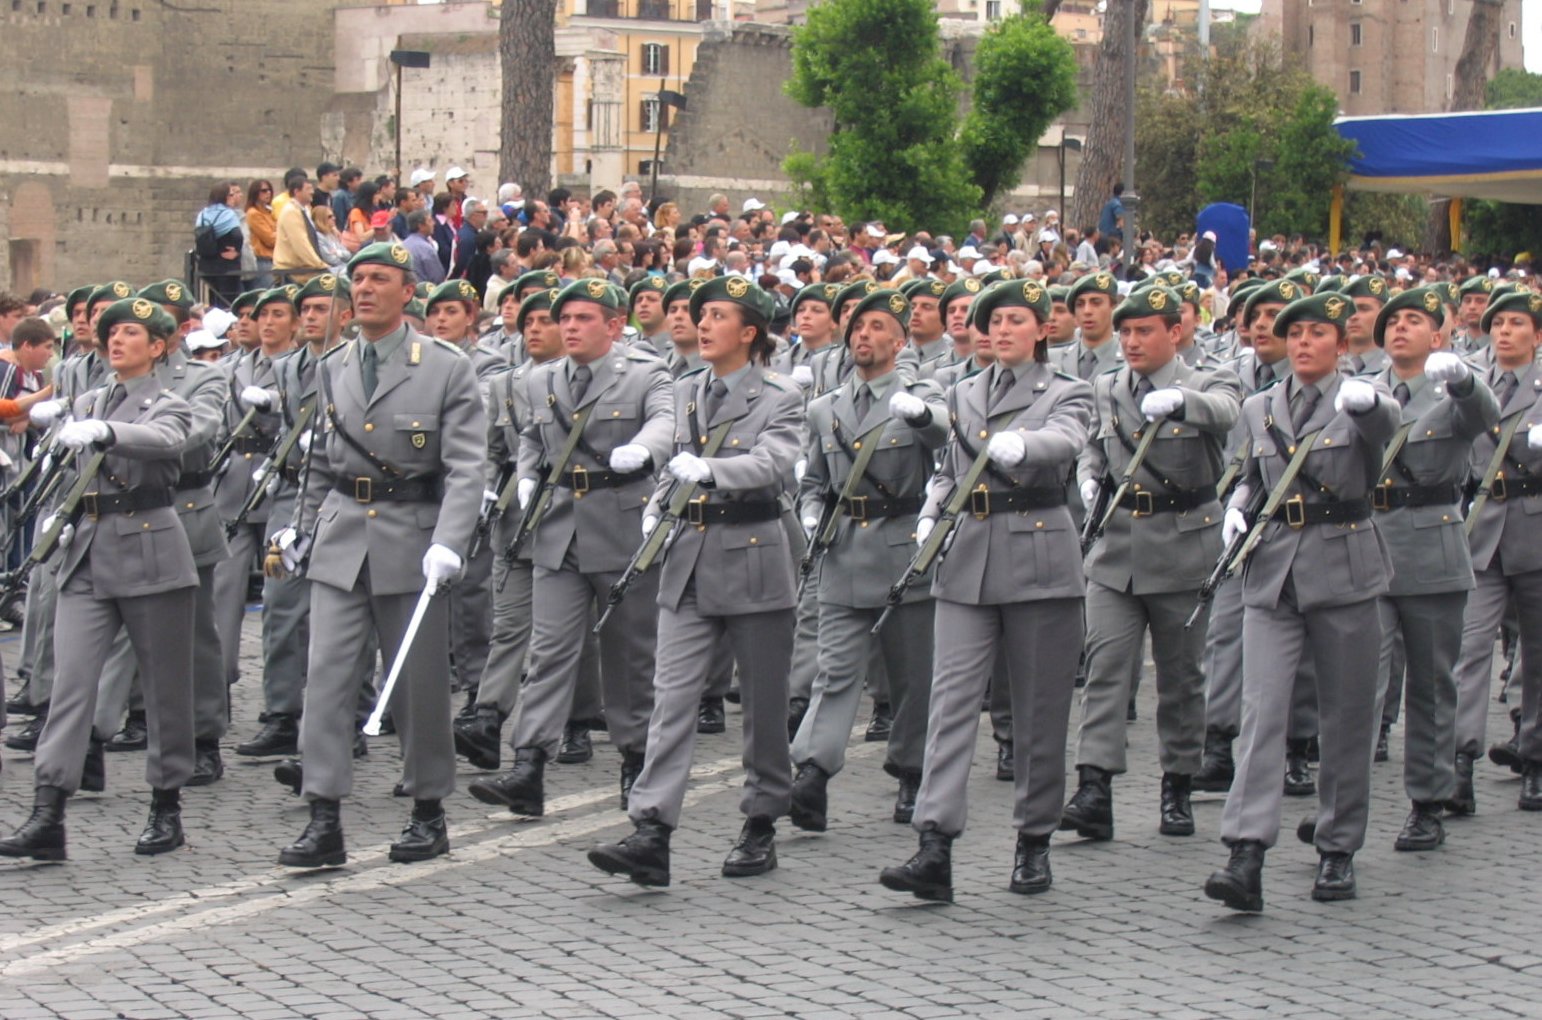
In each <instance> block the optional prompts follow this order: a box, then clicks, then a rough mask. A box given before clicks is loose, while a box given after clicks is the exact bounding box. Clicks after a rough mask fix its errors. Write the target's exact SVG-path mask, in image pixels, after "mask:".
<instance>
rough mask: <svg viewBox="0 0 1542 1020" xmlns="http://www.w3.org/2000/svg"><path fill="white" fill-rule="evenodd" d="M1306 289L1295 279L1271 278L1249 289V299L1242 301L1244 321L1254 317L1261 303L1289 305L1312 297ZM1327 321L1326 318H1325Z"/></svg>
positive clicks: (1246, 321)
mask: <svg viewBox="0 0 1542 1020" xmlns="http://www.w3.org/2000/svg"><path fill="white" fill-rule="evenodd" d="M1310 296H1311V295H1309V294H1308V293H1307V292H1306V291H1304V290H1303V289H1302V288H1301V287H1299V286H1297V285H1296V282H1295V281H1294V280H1286V279H1283V278H1282V279H1279V280H1270V281H1269V282H1268V283H1264V284H1260V285H1259V286H1257V287H1254V288H1253V289H1252V290H1250V291H1248V296H1247V300H1246V301H1244V302H1242V322H1243V323H1244V324H1246V323H1248V322H1249V321H1251V320H1252V318H1253V309H1255V308H1257V307H1258V306H1259V305H1269V304H1274V305H1288V304H1290V303H1291V302H1292V301H1296V300H1298V299H1300V298H1304V297H1310ZM1342 296H1343V295H1340V297H1342ZM1325 321H1326V320H1325Z"/></svg>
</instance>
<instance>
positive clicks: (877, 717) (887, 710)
mask: <svg viewBox="0 0 1542 1020" xmlns="http://www.w3.org/2000/svg"><path fill="white" fill-rule="evenodd" d="M893 729H894V709H893V707H892V706H891V705H890V704H889V703H888V702H887V701H875V702H873V718H872V719H871V720H869V722H868V724H867V732H866V733H865V734H863V736H862V739H863V740H864V741H866V742H867V743H869V744H876V743H878V742H879V741H881V740H888V739H889V734H890V733H891V732H892V731H893Z"/></svg>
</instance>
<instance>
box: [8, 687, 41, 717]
mask: <svg viewBox="0 0 1542 1020" xmlns="http://www.w3.org/2000/svg"><path fill="white" fill-rule="evenodd" d="M46 711H48V702H46V701H45V702H43V703H42V704H40V705H34V704H33V703H32V698H31V697H29V696H28V694H27V689H26V687H25V686H23V687H22V689H21V692H20V693H19V694H17V695H16V696H15V697H14V698H11V699H10V700H9V701H7V702H6V703H5V714H6V715H7V716H13V715H15V716H22V715H25V716H28V717H31V716H34V715H37V714H38V713H39V712H46Z"/></svg>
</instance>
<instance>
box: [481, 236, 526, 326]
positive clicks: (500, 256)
mask: <svg viewBox="0 0 1542 1020" xmlns="http://www.w3.org/2000/svg"><path fill="white" fill-rule="evenodd" d="M489 262H490V263H491V265H492V267H493V273H492V275H491V276H489V277H488V278H487V285H486V287H485V288H484V289H483V297H482V308H483V310H484V311H489V312H496V311H497V310H498V302H499V299H500V298H499V296H500V295H501V294H502V293H503V289H504V288H505V287H507V286H508V285H509V284H511V283H513V282H514V281H515V280H517V279H519V274H520V270H522V269H523V268H524V267H523V266H521V265H520V264H519V261H518V260H517V259H516V258H515V257H514V253H513V252H512V251H508V250H503V251H496V252H493V254H492V257H491V259H489Z"/></svg>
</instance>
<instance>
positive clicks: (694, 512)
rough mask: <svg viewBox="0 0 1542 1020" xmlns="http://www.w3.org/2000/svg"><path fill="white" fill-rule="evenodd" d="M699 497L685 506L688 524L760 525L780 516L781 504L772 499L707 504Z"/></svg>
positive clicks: (703, 498)
mask: <svg viewBox="0 0 1542 1020" xmlns="http://www.w3.org/2000/svg"><path fill="white" fill-rule="evenodd" d="M706 499H707V498H706V497H705V496H699V497H697V498H696V499H693V500H691V501H690V502H689V503H687V504H685V520H686V523H688V524H760V523H762V522H764V521H774V520H776V519H777V518H778V517H780V516H782V504H781V503H779V502H778V501H776V500H774V499H766V500H758V501H755V502H746V503H708V502H707V501H706Z"/></svg>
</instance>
